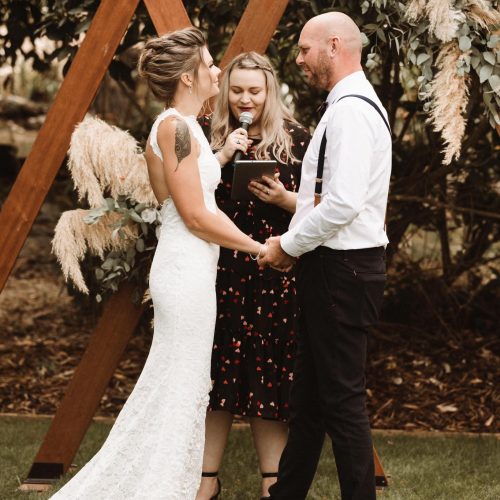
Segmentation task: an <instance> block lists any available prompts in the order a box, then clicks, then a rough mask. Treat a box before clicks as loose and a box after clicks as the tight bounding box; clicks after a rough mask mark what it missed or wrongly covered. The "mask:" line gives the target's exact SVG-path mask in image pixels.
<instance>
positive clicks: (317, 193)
mask: <svg viewBox="0 0 500 500" xmlns="http://www.w3.org/2000/svg"><path fill="white" fill-rule="evenodd" d="M346 97H357V98H358V99H362V100H363V101H365V102H367V103H368V104H370V105H371V106H373V107H374V108H375V110H376V111H377V113H378V114H379V115H380V117H381V118H382V120H383V121H384V124H385V126H386V127H387V130H388V131H389V134H391V135H392V132H391V127H390V125H389V123H388V122H387V120H386V119H385V116H384V115H383V114H382V111H380V108H379V107H378V106H377V105H376V104H375V103H374V102H373V101H372V100H371V99H369V98H368V97H365V96H364V95H359V94H349V95H344V96H342V97H341V98H340V99H338V100H337V102H338V101H340V100H342V99H345V98H346ZM325 149H326V128H325V132H324V133H323V137H322V138H321V144H320V146H319V156H318V170H317V172H316V184H315V186H314V206H316V205H317V204H318V203H319V202H320V201H321V190H322V188H323V167H324V165H325Z"/></svg>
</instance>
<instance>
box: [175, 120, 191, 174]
mask: <svg viewBox="0 0 500 500" xmlns="http://www.w3.org/2000/svg"><path fill="white" fill-rule="evenodd" d="M190 154H191V137H190V136H189V128H188V126H187V123H186V122H185V121H184V120H176V124H175V156H177V167H175V171H176V172H177V169H178V168H179V164H180V163H181V161H182V160H184V158H186V156H189V155H190Z"/></svg>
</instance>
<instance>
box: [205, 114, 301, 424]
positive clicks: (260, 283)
mask: <svg viewBox="0 0 500 500" xmlns="http://www.w3.org/2000/svg"><path fill="white" fill-rule="evenodd" d="M200 121H201V125H202V126H203V128H204V129H205V130H207V129H208V128H209V127H210V121H209V119H208V118H206V117H205V118H203V119H202V120H200ZM287 130H288V131H289V133H290V134H291V136H292V139H293V152H294V155H295V156H296V157H297V158H298V159H302V158H303V156H304V154H305V151H306V149H307V146H308V144H309V139H310V137H309V133H308V132H307V130H306V129H305V128H304V127H302V126H298V125H296V124H292V123H287ZM254 146H255V143H254ZM254 150H255V147H252V148H251V149H250V150H249V151H248V154H247V155H244V156H243V158H242V159H249V160H253V159H255V157H254ZM278 170H279V172H280V180H281V182H283V184H284V185H285V187H286V189H287V190H291V191H297V190H298V186H299V182H300V163H296V164H292V163H290V164H285V163H282V162H281V161H280V162H279V163H278ZM232 176H233V167H232V165H230V164H229V165H226V166H225V167H224V168H223V169H222V179H221V183H220V184H219V187H218V188H217V190H216V193H215V196H216V199H217V205H218V206H219V208H220V209H221V210H222V211H224V212H225V213H226V214H227V215H228V216H229V217H230V218H231V220H233V222H234V223H235V224H236V225H237V226H238V227H239V228H240V229H241V230H242V231H243V232H244V233H246V234H249V235H250V236H252V237H253V238H255V239H256V240H258V241H262V242H263V241H265V240H266V238H268V237H270V236H273V235H278V234H282V233H284V232H285V231H286V230H287V229H288V225H289V223H290V219H291V217H292V214H290V213H289V212H286V211H285V210H283V209H281V208H278V207H276V206H274V205H268V204H266V203H263V202H261V201H260V200H257V201H233V200H231V185H232ZM216 287H217V301H218V303H217V322H216V327H215V337H214V347H213V354H212V379H213V389H212V392H211V394H210V405H209V409H211V410H227V411H230V412H231V413H233V414H235V415H242V416H248V417H263V418H269V419H275V420H283V421H286V420H287V419H288V394H289V389H290V383H291V381H292V379H293V360H294V352H295V335H296V331H297V321H296V319H297V318H296V314H297V312H296V291H295V277H294V273H293V271H292V272H290V273H280V272H278V271H275V270H273V269H269V268H266V269H261V268H259V266H258V265H257V263H256V262H255V261H253V260H251V259H250V258H249V256H248V254H246V253H240V252H238V251H233V250H228V249H225V248H221V253H220V258H219V265H218V274H217V283H216Z"/></svg>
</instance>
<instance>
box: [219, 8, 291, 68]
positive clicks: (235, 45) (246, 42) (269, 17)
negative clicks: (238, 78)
mask: <svg viewBox="0 0 500 500" xmlns="http://www.w3.org/2000/svg"><path fill="white" fill-rule="evenodd" d="M287 5H288V0H249V2H248V5H247V8H246V9H245V12H244V13H243V16H241V20H240V22H239V23H238V26H237V28H236V31H235V32H234V35H233V38H231V41H230V42H229V46H228V47H227V50H226V52H225V54H224V57H223V58H222V61H221V63H220V66H221V68H224V67H225V66H226V65H227V63H228V62H229V61H230V60H231V59H232V58H233V57H235V56H237V55H238V54H240V53H241V52H245V51H249V50H254V51H255V52H259V53H260V54H263V53H264V52H265V51H266V49H267V46H268V45H269V42H270V41H271V38H272V37H273V34H274V32H275V31H276V26H278V23H279V21H280V19H281V16H282V15H283V12H285V9H286V6H287Z"/></svg>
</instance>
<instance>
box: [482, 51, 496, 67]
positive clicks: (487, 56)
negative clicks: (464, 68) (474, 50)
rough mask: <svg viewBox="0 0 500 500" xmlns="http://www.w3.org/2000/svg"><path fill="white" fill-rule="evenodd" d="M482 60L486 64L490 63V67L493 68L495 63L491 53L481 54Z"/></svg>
mask: <svg viewBox="0 0 500 500" xmlns="http://www.w3.org/2000/svg"><path fill="white" fill-rule="evenodd" d="M483 58H484V60H485V61H486V62H488V63H490V64H491V65H492V66H495V64H496V62H497V61H496V58H495V55H494V54H493V52H483Z"/></svg>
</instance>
